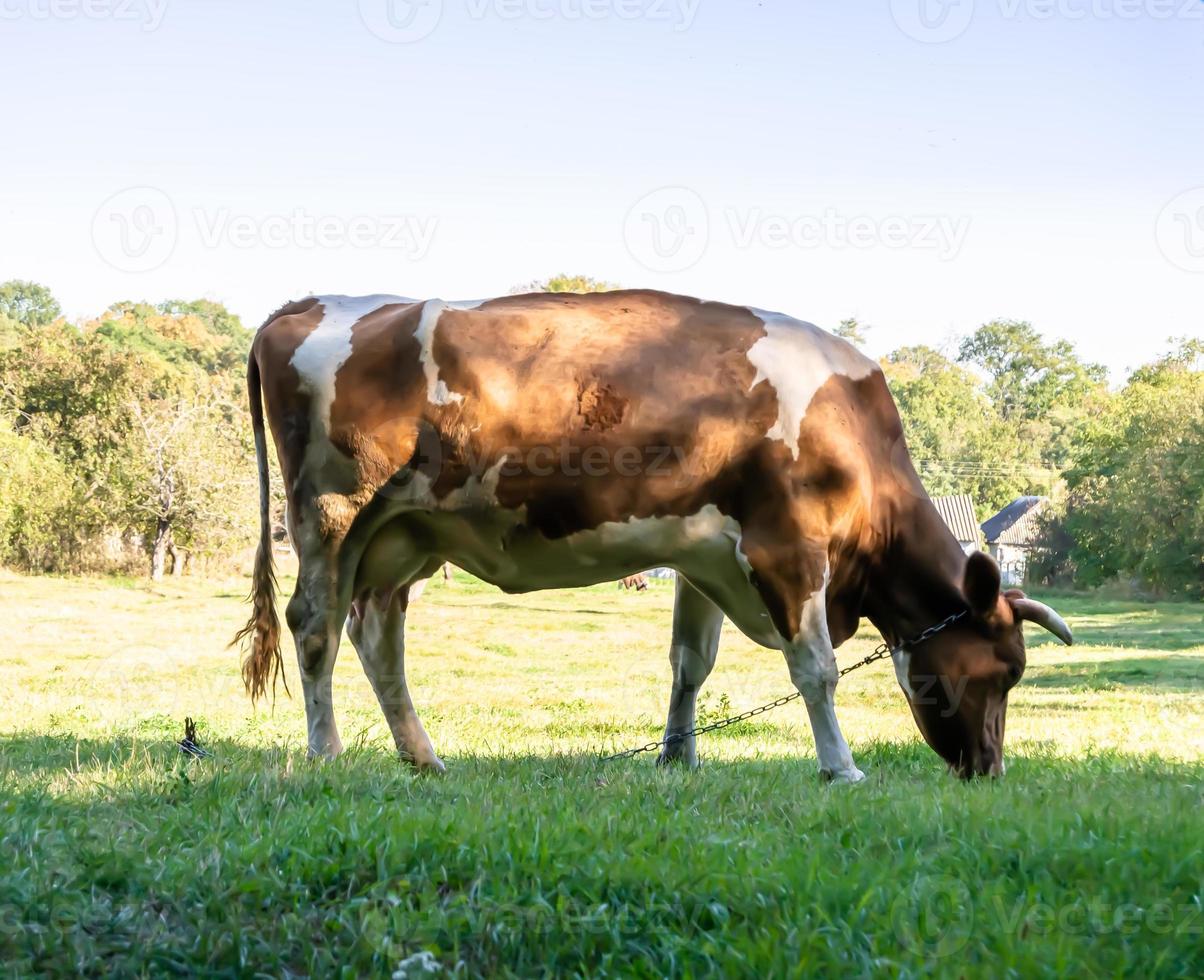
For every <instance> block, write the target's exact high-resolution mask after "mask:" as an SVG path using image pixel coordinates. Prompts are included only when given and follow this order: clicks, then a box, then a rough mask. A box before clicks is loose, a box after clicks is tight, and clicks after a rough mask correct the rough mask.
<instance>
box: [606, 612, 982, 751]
mask: <svg viewBox="0 0 1204 980" xmlns="http://www.w3.org/2000/svg"><path fill="white" fill-rule="evenodd" d="M965 614H966V613H965V611H964V610H963V611H962V612H956V613H954V614H953V615H952V616H946V617H945V618H944V619H942V620H941V621H940V622H939V623H936V624H935V625H933V626H929V627H928V629H926V630H924V631H923V632H922V633H920V634H919V635H918V636H914V637H912V638H911V639H910V640H906V641H905V642H903V643H900V644H899V645H898V646H897V647H895V648H894V649H893V650H892V649H891V647H890V644H888V643H879V644H878V645H877V646H876V647H874V652H873V653H871V654H870V655H869V656H868V657H865V658H863V659H861V660H858V661H857V662H856V663H855V664H849V666H847V667H844V668H842V669H841V670H840V671H839V672H838V673H837V675H836V676H837V677H844V675H845V674H848V673H851V672H852V671H854V670H856V669H857V668H858V667H865V666H866V665H867V664H872V663H873V662H874V661H876V660H884V659H886V658H887V657H889V656H890V655H891V654H892V653H894V652H895V650H902V649H904V648H905V647H914V646H919V645H920V644H921V643H923V642H924V641H925V640H927V639H929V638H931V637H933V636H936V634H937V633H939V632H940V631H941V630H943V629H944V628H945V627H946V626H949V625H951V624H952V623H955V622H957V621H958V620H959V619H961V618H962V617H963V616H964V615H965ZM801 697H802V694H801V693H799V692H798V691H795V692H794V693H793V694H787V695H785V696H784V697H780V698H778V699H777V700H776V701H770V702H769V704H763V705H761V706H760V707H759V708H751V709H750V710H748V711H745V712H743V713H742V714H738V715H732V716H731V717H730V718H724V719H722V720H721V721H715V722H711V724H709V725H699V726H698V727H697V728H691V729H690V730H689V731H688V732H674V733H673V734H672V735H670V736H668V737H667V738H662V739H661V740H660V741H659V742H648V743H646V744H645V745H640V746H637V747H636V748H634V749H625V750H624V751H622V752H616V753H615V754H614V755H604V756H602V758H601V759H600V760H599V761H601V762H613V761H615V760H616V759H630V758H632V757H633V756H637V755H639V754H640V753H642V752H653V751H655V750H656V749H659V748H662V747H664V746H666V745H672V744H673V743H674V742H680V741H681V740H682V739H683V738H690V737H691V736H692V735H705V734H706V733H707V732H716V731H718V730H719V729H721V728H727V727H728V726H729V725H735V724H738V723H740V722H742V721H747V720H748V719H749V718H755V717H756V716H757V715H763V714H765V712H766V711H772V710H773V709H774V708H780V707H781V706H782V705H784V704H789V703H790V702H791V701H797V700H798V699H799V698H801Z"/></svg>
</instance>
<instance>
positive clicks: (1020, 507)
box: [982, 497, 1049, 545]
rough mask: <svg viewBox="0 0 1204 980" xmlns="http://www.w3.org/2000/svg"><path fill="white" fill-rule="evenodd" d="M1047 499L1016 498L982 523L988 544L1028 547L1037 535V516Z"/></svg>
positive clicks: (1047, 501)
mask: <svg viewBox="0 0 1204 980" xmlns="http://www.w3.org/2000/svg"><path fill="white" fill-rule="evenodd" d="M1047 503H1049V498H1048V497H1017V498H1016V499H1015V500H1013V501H1012V502H1011V503H1010V504H1008V505H1007V506H1006V507H1004V508H1003V510H1001V511H1000V512H999V513H998V514H996V515H995V516H994V517H991V518H988V519H987V520H985V521H983V524H982V533H983V534H984V535H985V536H986V539H987V543H988V544H1016V545H1029V544H1032V543H1033V539H1034V538H1035V537H1036V535H1037V521H1036V517H1037V514H1038V513H1040V511H1041V509H1042V508H1043V507H1044V506H1045V505H1046V504H1047Z"/></svg>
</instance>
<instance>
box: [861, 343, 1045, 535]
mask: <svg viewBox="0 0 1204 980" xmlns="http://www.w3.org/2000/svg"><path fill="white" fill-rule="evenodd" d="M883 370H884V371H885V372H886V377H887V381H888V383H889V384H890V388H891V392H892V394H893V395H894V396H895V402H896V404H897V405H898V406H899V414H900V416H901V417H902V419H903V428H904V432H905V434H906V437H907V444H908V448H909V449H910V451H911V457H912V461H913V462H914V463H915V466H916V470H917V471H918V472H919V474H920V476H921V477H922V478H923V480H924V485H925V486H926V487H927V489H928V492H929V493H930V494H932V495H933V496H942V495H945V494H955V493H968V494H970V495H972V496H973V498H974V503H975V506H976V507H977V508H978V517H979V520H985V519H986V518H987V517H989V516H990V515H991V514H993V513H995V512H996V511H998V510H999V509H1000V508H1001V507H1003V506H1004V505H1005V504H1007V503H1009V502H1011V501H1012V500H1014V499H1015V498H1016V497H1018V496H1020V495H1021V494H1025V493H1048V492H1049V488H1050V483H1051V479H1052V474H1051V473H1050V471H1048V470H1046V469H1044V468H1043V467H1042V466H1041V465H1040V464H1041V454H1040V446H1039V444H1037V443H1036V442H1035V441H1033V440H1031V439H1029V438H1026V435H1025V432H1024V431H1023V429H1022V428H1020V427H1019V426H1017V425H1015V424H1013V423H1011V422H1009V421H1007V420H1005V419H1003V418H1001V417H1000V415H999V413H998V412H997V410H996V408H995V406H994V405H993V404H992V402H991V400H990V398H989V396H988V394H987V393H986V392H984V391H983V390H982V389H981V387H980V385H979V383H978V381H977V379H976V378H975V377H974V376H973V375H972V374H970V372H968V371H967V370H965V369H964V368H962V367H960V366H958V365H957V364H955V363H953V362H952V361H950V360H949V359H948V358H946V357H945V356H944V355H942V354H940V353H939V352H938V351H935V350H933V349H932V348H931V347H924V346H918V347H903V348H900V349H899V350H897V351H895V352H893V353H892V354H890V355H888V356H887V358H886V360H885V362H884V363H883Z"/></svg>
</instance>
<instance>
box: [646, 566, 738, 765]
mask: <svg viewBox="0 0 1204 980" xmlns="http://www.w3.org/2000/svg"><path fill="white" fill-rule="evenodd" d="M722 626H723V610H721V609H720V608H719V607H718V606H717V605H715V603H713V602H711V600H710V599H708V598H707V597H706V596H704V595H703V594H702V593H701V592H699V591H698V590H697V589H696V588H694V586H692V585H691V584H690V583H689V582H687V581H686V580H685V578H684V577H683V576H681V575H678V576H677V593H676V597H675V599H674V604H673V640H672V645H671V646H670V647H669V663H670V664H671V665H672V666H673V691H672V693H671V695H670V698H669V717H668V720H667V721H666V722H665V738H672V737H673V736H674V735H683V733H685V732H688V731H689V730H690V729H691V728H693V727H694V708H695V702H696V700H697V698H698V691H699V689H700V688H701V687H702V685H703V682H704V681H706V679H707V676H708V675H709V674H710V673H711V668H712V667H714V666H715V655H716V654H717V653H718V651H719V631H720V629H721V628H722ZM668 762H684V763H686V764H687V765H689V766H691V767H693V766H696V765H698V753H697V749H696V747H695V745H694V736H693V735H684V736H683V737H682V738H675V739H673V741H672V742H669V743H667V744H666V745H665V746H664V747H663V748H662V749H661V754H660V756H659V758H658V759H657V763H658V764H662V765H663V764H665V763H668Z"/></svg>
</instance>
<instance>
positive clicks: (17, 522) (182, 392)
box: [0, 276, 1204, 597]
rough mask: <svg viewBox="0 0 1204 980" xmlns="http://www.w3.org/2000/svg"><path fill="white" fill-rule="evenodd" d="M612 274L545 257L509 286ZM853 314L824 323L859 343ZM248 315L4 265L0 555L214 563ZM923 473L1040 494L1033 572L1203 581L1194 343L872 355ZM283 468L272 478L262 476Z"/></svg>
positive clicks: (553, 286)
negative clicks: (1122, 372) (126, 294)
mask: <svg viewBox="0 0 1204 980" xmlns="http://www.w3.org/2000/svg"><path fill="white" fill-rule="evenodd" d="M599 288H610V284H605V283H600V282H598V281H596V280H593V279H590V278H589V277H587V276H558V277H554V278H552V279H549V280H543V281H540V282H533V283H529V284H526V285H524V286H522V287H517V288H516V291H526V290H529V289H549V290H552V291H588V290H593V289H599ZM868 330H869V328H867V327H866V326H864V325H862V324H860V323H859V322H858V321H857V320H856V319H849V320H845V321H844V322H842V323H841V324H840V326H839V327H838V328H837V331H836V332H837V333H838V334H840V335H841V336H843V337H844V338H845V339H847V340H849V341H850V342H852V343H854V344H857V345H859V346H860V345H864V344H865V342H866V336H867V332H868ZM251 339H252V332H251V331H250V330H248V329H247V328H245V327H244V326H243V324H242V323H241V322H240V320H239V319H238V317H236V316H235V315H233V314H232V313H230V312H229V311H228V310H226V309H225V308H224V307H223V306H222V305H221V304H219V303H215V302H212V301H209V300H191V301H183V300H181V301H170V302H164V303H158V304H148V303H138V302H119V303H114V304H113V305H112V306H111V307H109V309H107V310H105V311H104V312H103V313H102V314H101V315H100V316H98V317H96V318H95V319H90V320H85V321H82V322H74V323H73V322H69V321H68V320H67V319H66V318H64V317H63V316H62V312H61V310H60V308H59V304H58V303H57V301H56V300H55V298H54V296H53V295H52V294H51V293H50V291H49V290H47V289H46V288H45V287H43V286H40V285H38V284H35V283H29V282H20V281H10V282H7V283H3V284H0V564H4V565H7V566H10V567H14V568H18V569H22V570H28V571H45V572H59V573H79V572H114V571H119V572H130V571H135V570H141V571H143V572H145V573H149V574H150V575H151V576H152V577H156V578H157V577H159V576H162V575H164V574H167V573H169V572H175V573H180V572H181V571H183V570H184V569H185V568H187V567H190V566H191V567H195V568H197V569H199V570H203V569H205V568H209V567H213V566H216V565H220V564H222V563H229V562H231V561H232V560H238V558H239V557H240V556H241V555H242V554H244V553H245V551H246V550H247V549H249V548H250V547H251V545H252V543H253V541H254V540H255V529H256V523H257V509H256V500H257V496H256V490H255V467H254V465H253V462H252V458H253V453H254V449H253V443H252V440H251V434H250V426H249V419H248V415H247V411H246V406H245V392H244V380H243V379H244V370H245V362H246V356H247V352H248V350H249V348H250V343H251ZM881 364H882V368H883V370H884V372H885V374H886V377H887V380H888V382H889V384H890V387H891V390H892V391H893V393H894V396H895V399H896V402H897V403H898V406H899V411H900V414H901V416H902V418H903V424H904V429H905V431H906V435H907V440H908V446H909V448H910V450H911V454H912V458H913V460H914V461H915V464H916V467H917V469H918V470H919V472H920V474H921V476H922V477H923V478H924V482H925V484H926V486H927V487H928V490H929V492H930V493H931V494H932V495H934V496H937V495H941V494H952V493H968V494H970V495H972V497H973V499H974V501H975V504H976V506H977V508H978V512H979V513H978V517H979V520H984V519H985V518H986V517H988V516H990V515H991V514H992V513H994V512H995V511H996V510H998V509H999V508H1001V507H1002V506H1004V505H1005V504H1007V503H1008V502H1009V501H1011V500H1013V499H1014V498H1015V497H1017V496H1020V495H1022V494H1039V495H1043V496H1048V497H1050V498H1051V499H1052V501H1053V506H1052V507H1050V508H1048V509H1047V511H1046V512H1045V517H1044V527H1043V531H1042V541H1041V545H1040V548H1039V549H1038V552H1037V554H1036V556H1035V558H1034V560H1032V561H1030V574H1032V575H1034V576H1036V577H1037V578H1039V579H1041V580H1043V581H1045V582H1055V583H1059V584H1066V585H1076V586H1083V587H1093V586H1099V585H1103V584H1105V583H1108V582H1113V581H1119V582H1121V583H1123V584H1125V585H1127V586H1130V587H1133V588H1135V589H1140V590H1148V591H1150V592H1152V593H1156V594H1159V595H1182V596H1189V597H1201V596H1204V343H1202V342H1201V341H1200V340H1196V339H1192V340H1188V339H1182V340H1178V341H1172V342H1171V344H1170V350H1169V351H1168V353H1167V354H1166V355H1165V356H1164V357H1162V358H1160V359H1158V360H1156V361H1154V362H1153V363H1151V364H1147V365H1145V366H1143V367H1141V368H1140V369H1138V370H1137V371H1135V372H1133V374H1132V375H1131V376H1130V377H1129V378H1128V379H1127V380H1126V381H1125V383H1124V384H1123V385H1121V386H1119V387H1110V386H1109V385H1108V383H1107V376H1106V372H1105V371H1104V369H1103V367H1102V366H1100V365H1098V364H1095V363H1092V362H1091V361H1089V360H1087V359H1085V358H1083V357H1082V356H1081V355H1080V354H1079V353H1078V351H1076V350H1075V348H1074V347H1073V346H1072V345H1071V344H1069V343H1068V342H1066V341H1053V342H1050V341H1047V340H1045V339H1044V338H1043V337H1042V336H1041V335H1040V333H1038V331H1037V330H1036V329H1034V327H1033V326H1032V325H1031V324H1029V323H1026V322H1023V321H1015V320H995V321H992V322H990V323H986V324H983V325H982V326H980V327H979V328H978V329H976V330H975V331H973V332H972V333H970V334H969V335H968V336H966V337H964V338H962V339H961V341H960V343H958V344H956V345H955V346H954V347H953V348H952V349H947V350H937V349H935V348H933V347H929V346H905V347H900V348H898V349H896V350H893V351H891V352H890V353H889V354H887V355H886V356H885V357H884V358H882V359H881ZM275 486H276V487H277V488H279V481H275Z"/></svg>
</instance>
